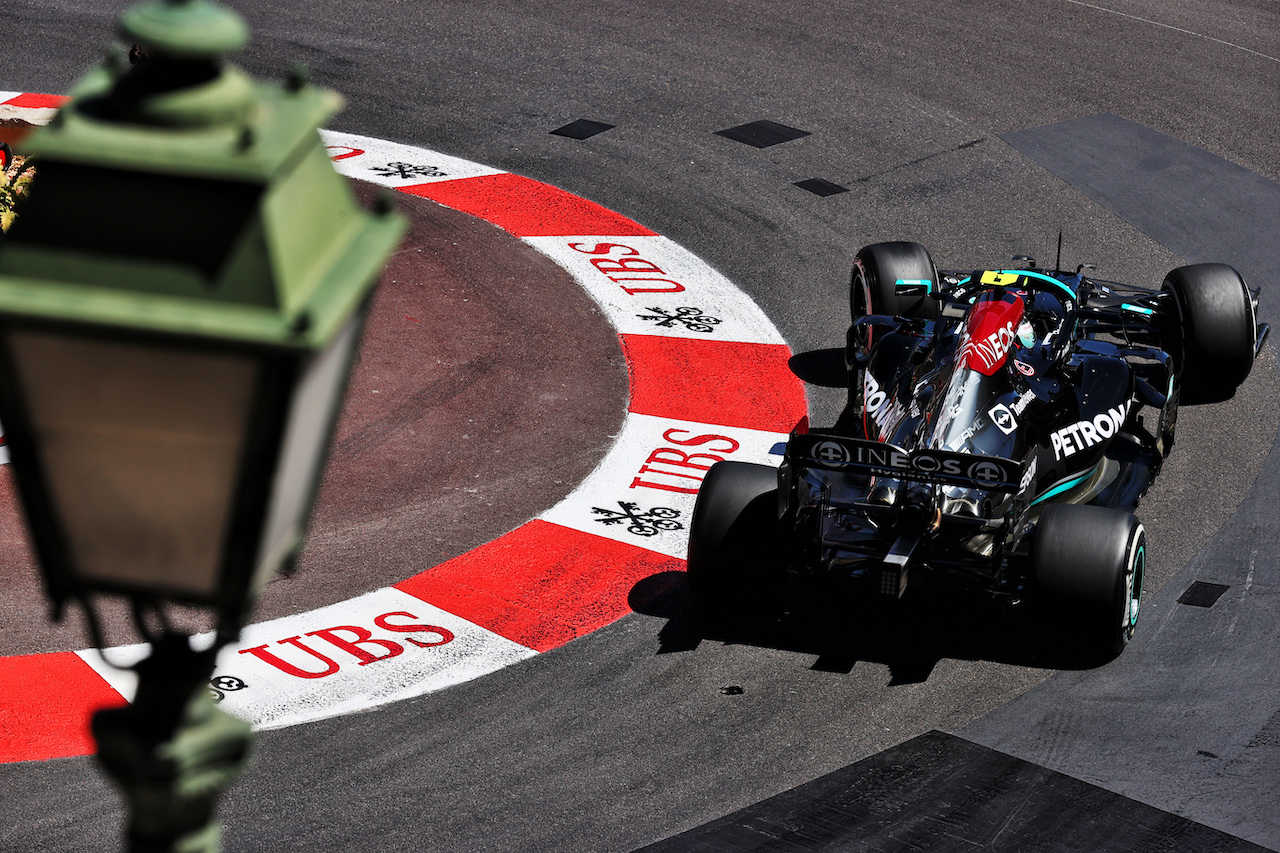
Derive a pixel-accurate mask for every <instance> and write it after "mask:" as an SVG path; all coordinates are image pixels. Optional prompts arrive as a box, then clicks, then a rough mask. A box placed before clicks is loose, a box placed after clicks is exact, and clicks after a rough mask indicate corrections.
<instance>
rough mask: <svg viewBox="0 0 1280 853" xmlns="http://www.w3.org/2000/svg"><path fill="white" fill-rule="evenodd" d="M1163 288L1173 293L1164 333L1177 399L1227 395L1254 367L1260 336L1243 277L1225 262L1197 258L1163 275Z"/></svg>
mask: <svg viewBox="0 0 1280 853" xmlns="http://www.w3.org/2000/svg"><path fill="white" fill-rule="evenodd" d="M1162 289H1163V290H1164V291H1165V292H1167V293H1169V294H1171V295H1172V297H1173V298H1172V299H1171V300H1170V301H1171V302H1172V303H1173V310H1172V312H1171V313H1170V316H1169V317H1168V321H1167V323H1166V325H1165V332H1164V337H1165V348H1166V349H1167V350H1168V351H1169V353H1170V355H1172V356H1173V362H1174V368H1175V369H1176V370H1177V372H1178V386H1179V388H1180V389H1181V393H1180V394H1179V396H1178V402H1179V404H1181V405H1195V404H1197V403H1218V402H1221V401H1223V400H1226V399H1229V398H1230V397H1232V396H1233V395H1234V394H1235V393H1236V388H1238V387H1239V386H1240V384H1241V383H1242V382H1244V380H1245V378H1246V377H1248V375H1249V371H1250V370H1251V369H1252V368H1253V356H1254V345H1255V340H1256V336H1257V320H1256V318H1255V317H1254V310H1253V298H1252V296H1251V295H1250V293H1249V290H1248V288H1247V287H1246V286H1245V283H1244V278H1243V277H1242V276H1241V275H1240V273H1238V272H1236V270H1235V269H1234V268H1232V267H1229V266H1227V265H1226V264H1193V265H1191V266H1186V267H1178V268H1177V269H1175V270H1173V271H1172V272H1170V273H1169V274H1168V275H1167V276H1165V279H1164V286H1163V288H1162Z"/></svg>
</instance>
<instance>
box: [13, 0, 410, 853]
mask: <svg viewBox="0 0 1280 853" xmlns="http://www.w3.org/2000/svg"><path fill="white" fill-rule="evenodd" d="M119 26H120V30H121V32H122V34H123V35H124V36H125V38H126V39H127V40H128V41H129V42H131V43H135V42H136V43H139V44H141V45H143V46H144V48H146V50H147V54H148V56H149V61H147V62H146V63H145V64H142V65H138V66H137V67H134V68H130V67H128V65H127V64H126V63H125V62H124V61H123V59H117V60H116V61H114V62H110V63H108V65H107V66H106V67H104V68H102V69H100V70H97V71H94V72H92V73H90V74H89V75H88V76H87V77H86V78H85V79H84V80H82V81H81V82H80V83H79V84H78V85H77V86H76V88H75V89H74V90H73V92H72V100H71V101H70V102H69V103H68V104H67V105H66V106H64V107H63V108H62V110H61V111H60V112H59V113H58V114H57V116H56V117H55V119H54V121H53V122H51V123H50V125H49V126H48V127H45V128H42V129H40V130H38V131H36V132H35V133H33V134H32V135H31V136H30V137H29V138H28V139H27V140H26V142H25V144H24V145H23V151H24V153H27V154H30V155H32V156H33V157H34V162H35V163H36V164H37V167H36V176H35V179H34V181H33V182H32V184H31V187H30V192H29V194H28V195H29V197H28V198H27V199H26V201H25V203H24V205H23V206H22V208H21V209H20V211H19V215H18V217H17V219H16V221H15V222H14V224H13V225H12V227H11V229H10V231H9V232H8V234H7V235H6V236H5V239H4V241H3V243H2V244H0V422H2V423H3V424H4V429H5V434H6V439H7V443H8V445H9V448H10V453H11V459H12V466H13V470H14V474H15V477H16V479H17V484H18V488H19V492H20V494H21V496H22V500H23V505H24V508H25V510H26V516H27V521H28V525H29V527H30V531H31V537H32V541H33V543H34V545H35V549H36V553H37V556H38V559H39V563H40V566H41V570H42V573H43V576H44V581H45V586H46V589H47V592H48V595H49V597H50V600H51V601H52V603H53V605H54V613H55V618H58V617H60V615H61V613H62V611H63V607H64V605H65V604H66V602H68V601H77V602H79V603H81V604H82V605H83V606H84V609H85V612H86V614H87V616H88V621H89V624H90V628H91V631H92V632H93V634H94V641H95V644H96V645H98V646H102V645H103V642H102V631H101V625H100V621H99V619H98V617H97V616H96V611H95V609H94V599H95V597H96V596H102V595H115V596H123V597H124V598H126V599H127V600H128V601H129V602H130V603H131V604H132V607H133V610H134V614H135V617H136V618H135V622H136V623H137V624H138V626H139V630H140V632H142V634H143V636H144V638H145V639H147V640H149V641H151V642H152V646H153V653H152V656H151V657H150V658H148V659H147V660H146V661H144V662H143V663H142V664H140V665H139V676H140V683H139V691H138V696H137V699H136V700H135V702H134V704H133V705H132V706H131V707H129V708H126V709H120V710H117V711H112V712H100V713H99V714H98V716H97V717H96V718H95V724H94V728H95V734H96V735H97V737H98V741H99V756H100V757H101V758H102V760H103V762H104V763H105V764H106V765H107V766H108V770H109V772H111V773H112V774H113V775H115V777H116V779H117V781H118V782H119V783H120V785H121V786H122V787H123V788H124V790H125V794H126V797H127V798H128V799H129V800H130V805H131V818H130V819H131V828H130V838H131V842H130V843H131V845H132V847H131V849H134V850H169V849H173V850H178V849H182V850H213V849H216V847H217V830H216V826H215V825H211V824H208V820H209V817H210V816H211V814H212V805H213V803H214V802H216V799H217V796H218V794H219V793H220V791H221V789H222V788H223V787H225V784H227V783H228V782H229V781H230V778H233V777H234V775H235V773H236V772H238V770H239V767H240V765H242V764H243V760H244V759H243V756H244V753H245V751H246V749H247V739H246V737H247V736H245V735H244V733H243V731H242V730H243V729H244V728H245V727H244V726H243V724H239V723H238V721H234V720H233V719H232V718H230V717H227V716H226V715H225V714H221V712H217V711H216V710H215V709H214V708H213V707H212V705H211V704H207V703H208V702H209V700H208V696H207V691H205V690H204V689H203V683H204V681H205V680H206V679H207V678H208V676H209V674H210V673H211V672H212V667H213V656H214V654H215V653H216V651H217V648H219V647H220V646H222V645H224V644H225V643H227V642H230V641H231V640H233V639H234V638H235V637H236V636H237V635H238V633H239V631H240V628H241V627H242V626H243V624H244V622H245V620H246V618H247V615H248V612H249V611H250V610H251V608H252V605H253V602H254V600H255V598H256V595H257V592H258V590H259V589H260V588H261V586H262V585H263V584H264V583H265V582H266V580H268V579H269V578H270V577H271V576H272V574H273V573H275V572H276V571H277V570H279V569H280V568H282V567H287V566H288V565H289V564H290V562H291V560H292V559H293V557H294V556H295V555H296V554H297V552H298V550H299V548H300V546H301V543H302V536H303V531H304V528H305V526H306V523H307V518H308V515H309V513H310V510H311V507H312V504H313V501H314V497H315V492H316V489H317V486H318V483H319V479H320V475H321V471H322V468H323V463H324V458H325V454H326V451H327V448H328V443H329V440H330V438H331V436H332V431H333V426H334V422H335V421H336V418H337V415H338V412H339V409H340V405H341V400H342V396H343V393H344V391H345V386H346V380H347V377H348V374H349V371H350V364H351V361H352V358H353V356H354V354H355V350H356V347H357V345H358V343H359V338H360V331H361V327H362V322H363V319H364V316H365V313H366V310H367V307H368V302H369V298H370V294H371V292H372V288H373V285H374V283H375V281H376V278H377V276H378V274H379V272H380V271H381V268H382V266H383V265H384V263H385V261H386V259H387V258H388V256H389V255H390V253H391V252H392V251H393V250H394V247H395V245H396V243H397V242H398V241H399V239H400V237H401V236H402V234H403V233H404V227H405V225H404V222H403V220H402V218H401V217H399V216H398V215H395V214H393V213H391V212H390V209H389V205H383V208H382V209H380V210H379V211H378V212H376V213H375V214H369V213H367V212H365V211H364V210H362V209H361V208H360V207H359V206H358V205H357V204H356V202H355V200H354V198H353V196H352V193H351V191H350V189H349V187H348V186H347V184H346V182H345V180H344V179H342V178H341V177H339V176H338V175H337V173H336V172H335V171H334V170H333V167H332V165H331V163H330V161H329V158H328V157H327V155H326V153H325V149H324V146H323V143H322V142H321V140H320V138H319V135H318V133H317V129H318V127H319V126H320V125H321V123H323V122H324V121H325V120H327V119H328V117H329V116H330V115H332V113H333V112H335V111H336V110H337V109H338V108H339V106H340V99H339V98H338V96H337V95H335V94H334V93H332V92H329V91H324V90H319V89H316V88H314V87H311V86H309V85H307V84H306V82H305V80H304V79H303V78H302V76H301V75H300V74H295V75H293V76H292V77H291V78H290V79H289V80H288V81H287V82H286V83H284V84H282V85H273V84H268V83H260V82H255V81H253V80H251V79H250V78H249V77H248V76H246V75H245V74H244V73H243V72H241V71H239V70H238V69H236V68H235V67H233V66H230V65H226V64H224V63H223V62H222V61H221V56H222V55H223V54H224V53H226V52H228V51H232V50H235V49H238V48H240V47H242V46H243V44H244V43H245V41H246V40H247V30H246V28H245V26H244V24H243V22H242V21H241V19H240V18H239V17H238V16H236V15H235V14H233V13H231V12H229V11H227V10H225V9H223V8H221V7H218V6H216V5H214V4H212V3H209V2H206V0H153V2H149V3H144V4H143V5H141V6H137V7H134V8H132V9H130V10H128V11H126V12H125V13H124V15H123V16H122V17H121V19H120V22H119ZM171 605H184V606H186V607H187V608H196V609H197V612H203V613H207V614H208V617H209V621H210V622H211V624H212V626H213V627H214V628H215V629H216V639H215V641H214V644H213V647H212V648H210V649H207V650H202V651H195V650H193V649H192V648H191V646H190V644H189V643H188V642H187V637H186V636H185V635H184V634H182V633H181V632H179V631H177V630H176V629H172V628H171V627H170V624H169V622H168V620H167V617H166V612H167V610H169V609H172V607H171ZM184 612H190V611H189V610H186V611H184ZM157 622H158V624H159V628H157V627H156V623H157ZM229 721H230V722H229ZM202 800H207V801H208V802H207V803H204V802H197V801H202Z"/></svg>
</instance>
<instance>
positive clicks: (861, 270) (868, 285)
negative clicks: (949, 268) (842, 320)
mask: <svg viewBox="0 0 1280 853" xmlns="http://www.w3.org/2000/svg"><path fill="white" fill-rule="evenodd" d="M900 282H901V283H902V284H901V285H900V284H899V283H900ZM916 282H926V284H925V285H919V284H915V283H916ZM904 287H911V288H912V289H913V290H920V289H921V288H922V287H923V288H924V289H925V291H926V292H918V293H917V292H913V293H909V294H907V293H904V292H903V288H904ZM937 290H938V269H937V267H936V266H934V263H933V258H932V257H930V255H929V250H928V249H926V248H925V247H924V246H922V245H920V244H919V243H907V242H895V243H873V244H871V245H870V246H865V247H863V249H862V251H860V252H858V254H857V256H856V257H855V258H854V260H853V274H852V277H851V279H850V282H849V313H850V316H851V318H852V319H853V320H858V319H859V318H860V317H865V316H866V315H867V314H888V315H890V316H893V317H908V318H910V319H913V320H933V319H936V318H937V316H938V302H937V300H935V299H932V298H930V297H929V296H928V295H927V294H928V293H936V292H937Z"/></svg>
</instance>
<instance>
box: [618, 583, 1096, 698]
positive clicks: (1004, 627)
mask: <svg viewBox="0 0 1280 853" xmlns="http://www.w3.org/2000/svg"><path fill="white" fill-rule="evenodd" d="M629 604H630V606H631V609H632V610H634V611H635V612H637V613H643V614H645V615H648V616H654V617H658V618H661V619H665V620H666V624H665V625H664V626H663V627H662V628H661V630H660V631H659V632H658V640H659V648H658V654H672V653H677V652H692V651H694V650H696V649H697V648H698V646H699V645H700V644H701V643H702V641H704V640H712V641H715V642H721V643H732V644H735V645H753V646H759V647H764V648H771V649H778V650H781V651H790V652H795V653H797V654H801V655H812V656H814V660H813V661H812V663H811V664H810V668H811V669H815V670H821V671H827V672H851V671H852V670H853V668H854V666H856V665H857V664H858V663H859V662H867V663H878V664H882V665H884V666H886V667H888V669H889V674H890V682H889V683H890V685H898V684H917V683H920V682H924V681H927V680H928V679H929V676H930V674H931V673H932V672H933V669H934V667H935V666H936V665H937V663H938V662H939V661H941V660H943V659H944V658H950V659H958V660H984V661H992V662H996V663H1006V664H1012V665H1017V666H1028V667H1036V668H1043V669H1088V668H1091V667H1095V666H1098V665H1100V664H1102V663H1105V660H1099V659H1097V658H1096V657H1090V656H1089V655H1088V654H1086V653H1084V652H1082V651H1081V650H1080V649H1079V648H1078V646H1077V645H1076V644H1073V643H1072V642H1071V637H1070V636H1069V634H1067V635H1064V634H1063V633H1062V632H1049V631H1045V630H1043V629H1042V627H1041V623H1040V622H1039V620H1037V619H1035V618H1034V617H1032V616H1028V615H1027V614H1025V613H1022V612H1019V609H1015V608H1008V607H1004V606H1001V605H999V604H997V603H996V602H993V601H990V600H986V599H983V598H979V597H973V598H969V597H961V596H957V595H954V594H950V595H939V596H933V597H927V596H922V595H915V596H912V597H911V598H908V599H904V600H902V601H894V600H891V599H886V600H877V601H865V600H862V599H860V597H859V596H857V595H854V594H852V592H851V591H850V590H848V589H843V588H840V585H838V584H826V585H817V584H814V585H813V586H811V587H810V588H808V589H806V590H804V591H803V592H800V593H797V594H796V595H794V596H792V598H791V600H790V601H789V603H788V605H787V607H786V608H785V611H784V612H782V613H779V614H774V615H768V616H761V615H754V614H749V613H716V612H711V611H709V610H708V608H706V607H704V606H703V605H702V604H701V603H700V602H699V601H698V600H697V599H696V598H695V597H694V596H693V593H692V592H691V591H690V590H689V585H688V583H687V582H686V581H685V575H684V573H683V572H662V573H660V574H657V575H652V576H650V577H648V578H645V579H643V580H641V581H640V582H639V583H637V584H636V585H635V586H634V587H633V588H632V590H631V593H630V596H629Z"/></svg>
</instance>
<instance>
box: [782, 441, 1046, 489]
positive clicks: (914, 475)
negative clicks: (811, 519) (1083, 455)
mask: <svg viewBox="0 0 1280 853" xmlns="http://www.w3.org/2000/svg"><path fill="white" fill-rule="evenodd" d="M787 455H788V456H789V457H790V461H791V463H792V465H793V466H794V467H795V468H797V469H798V468H810V469H813V468H817V469H824V470H828V471H846V472H853V473H859V474H867V475H870V476H875V477H890V478H893V479H895V480H914V481H917V482H924V483H936V484H939V485H944V486H961V487H964V488H968V489H986V490H988V491H1002V492H1017V491H1020V490H1021V489H1022V488H1023V479H1024V478H1023V474H1024V471H1023V466H1022V465H1021V464H1019V463H1017V462H1014V461H1013V460H1011V459H1004V458H1002V457H999V456H979V455H976V454H970V453H953V452H951V451H947V450H927V449H926V450H915V451H910V450H906V449H904V448H901V447H897V446H895V445H892V444H885V443H884V442H880V441H868V440H865V439H860V438H846V437H845V436H840V435H833V434H828V433H804V434H800V435H793V436H792V437H791V441H790V442H789V443H788V445H787Z"/></svg>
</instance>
